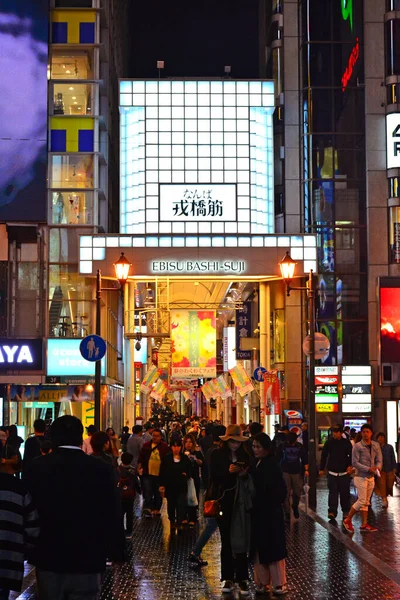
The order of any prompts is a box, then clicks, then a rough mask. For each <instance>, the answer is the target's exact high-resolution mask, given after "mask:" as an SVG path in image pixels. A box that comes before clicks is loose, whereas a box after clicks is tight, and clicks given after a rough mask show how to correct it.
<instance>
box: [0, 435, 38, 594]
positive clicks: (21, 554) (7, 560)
mask: <svg viewBox="0 0 400 600" xmlns="http://www.w3.org/2000/svg"><path fill="white" fill-rule="evenodd" d="M7 454H8V460H7V459H5V458H1V460H0V600H8V597H9V594H10V590H13V591H20V589H21V586H22V580H23V576H24V558H25V554H26V552H27V551H28V550H29V548H31V547H33V544H34V542H35V539H36V538H37V537H38V535H39V521H38V514H37V512H36V510H35V508H34V507H33V505H32V499H31V496H30V494H29V492H27V490H26V488H25V486H24V484H23V483H22V481H21V480H20V479H17V478H16V477H14V475H15V470H14V464H13V463H12V462H11V461H10V460H9V459H11V458H14V457H18V451H17V450H16V449H14V448H12V447H11V446H8V453H7Z"/></svg>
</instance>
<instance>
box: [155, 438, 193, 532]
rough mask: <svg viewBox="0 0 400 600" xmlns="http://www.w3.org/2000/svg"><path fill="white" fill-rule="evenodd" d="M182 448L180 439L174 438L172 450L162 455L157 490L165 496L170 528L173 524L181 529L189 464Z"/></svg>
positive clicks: (189, 469) (189, 470)
mask: <svg viewBox="0 0 400 600" xmlns="http://www.w3.org/2000/svg"><path fill="white" fill-rule="evenodd" d="M182 449H183V448H182V440H179V439H175V440H174V441H173V442H172V444H171V450H172V452H170V453H168V454H166V455H165V456H164V458H163V459H162V461H161V468H160V487H159V492H160V494H161V496H164V495H165V497H166V498H167V503H168V519H169V521H170V524H171V530H172V529H173V528H174V527H175V526H177V527H178V530H182V521H183V519H184V516H185V510H186V496H187V480H188V478H189V477H190V472H191V465H190V460H189V459H188V457H187V456H186V455H185V454H183V452H182Z"/></svg>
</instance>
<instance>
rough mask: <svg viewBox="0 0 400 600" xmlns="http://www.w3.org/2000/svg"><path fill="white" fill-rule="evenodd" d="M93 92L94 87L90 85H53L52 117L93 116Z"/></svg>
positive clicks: (71, 83) (94, 108)
mask: <svg viewBox="0 0 400 600" xmlns="http://www.w3.org/2000/svg"><path fill="white" fill-rule="evenodd" d="M96 87H97V86H96ZM94 92H95V86H94V85H91V84H81V83H79V84H75V83H73V82H70V83H55V84H54V85H53V115H92V114H95V110H96V107H95V106H94V97H93V95H94Z"/></svg>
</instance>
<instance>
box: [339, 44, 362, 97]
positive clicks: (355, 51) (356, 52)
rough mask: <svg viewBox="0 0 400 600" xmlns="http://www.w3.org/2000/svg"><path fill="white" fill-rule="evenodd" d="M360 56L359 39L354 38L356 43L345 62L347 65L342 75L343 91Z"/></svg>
mask: <svg viewBox="0 0 400 600" xmlns="http://www.w3.org/2000/svg"><path fill="white" fill-rule="evenodd" d="M359 58H360V40H359V39H358V38H356V45H355V46H354V48H353V50H352V51H351V54H350V58H349V62H348V63H347V67H346V70H345V72H344V73H343V76H342V92H344V91H345V90H346V88H347V86H348V85H349V81H350V79H351V76H352V75H353V71H354V67H355V65H356V63H357V61H358V59H359Z"/></svg>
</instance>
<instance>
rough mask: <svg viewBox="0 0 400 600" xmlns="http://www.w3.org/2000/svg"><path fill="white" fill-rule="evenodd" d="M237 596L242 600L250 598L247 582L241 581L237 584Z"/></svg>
mask: <svg viewBox="0 0 400 600" xmlns="http://www.w3.org/2000/svg"><path fill="white" fill-rule="evenodd" d="M239 594H240V596H242V597H243V598H246V596H250V592H249V585H248V583H247V581H241V582H240V583H239Z"/></svg>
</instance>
